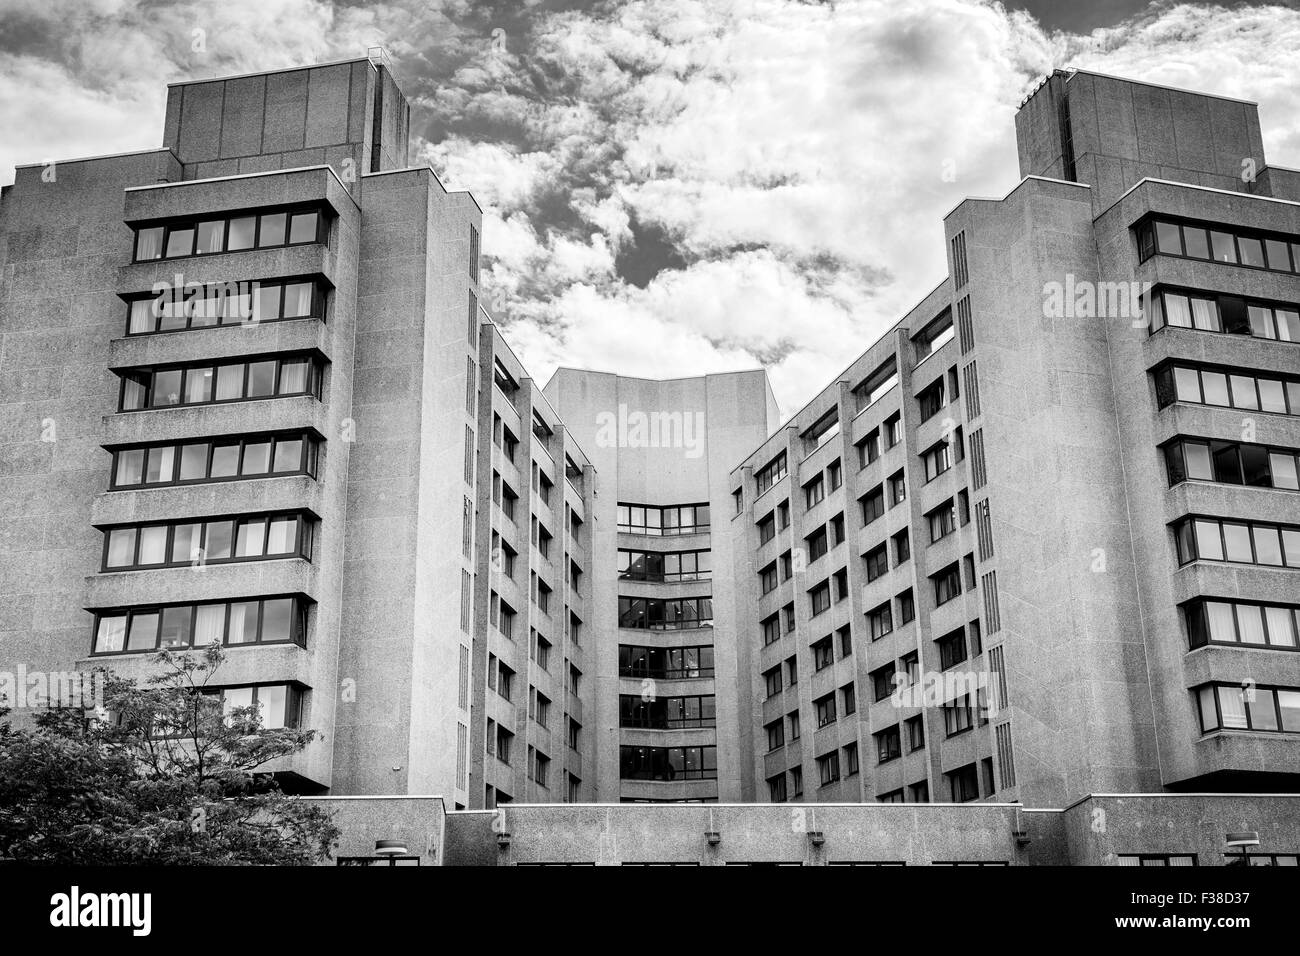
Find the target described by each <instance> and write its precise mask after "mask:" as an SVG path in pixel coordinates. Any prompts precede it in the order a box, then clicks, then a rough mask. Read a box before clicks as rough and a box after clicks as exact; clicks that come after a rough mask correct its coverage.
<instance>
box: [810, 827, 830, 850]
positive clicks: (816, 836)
mask: <svg viewBox="0 0 1300 956" xmlns="http://www.w3.org/2000/svg"><path fill="white" fill-rule="evenodd" d="M808 841H809V842H810V843H812V845H813V846H821V845H822V844H823V843H825V842H826V834H824V833H822V831H821V830H809V831H808Z"/></svg>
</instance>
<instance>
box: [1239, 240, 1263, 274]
mask: <svg viewBox="0 0 1300 956" xmlns="http://www.w3.org/2000/svg"><path fill="white" fill-rule="evenodd" d="M1237 248H1239V249H1240V250H1241V264H1242V265H1243V266H1257V267H1259V268H1261V269H1262V268H1263V267H1264V244H1263V243H1261V242H1260V241H1259V240H1258V239H1252V238H1249V237H1247V236H1241V237H1240V238H1238V239H1237Z"/></svg>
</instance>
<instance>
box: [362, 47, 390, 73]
mask: <svg viewBox="0 0 1300 956" xmlns="http://www.w3.org/2000/svg"><path fill="white" fill-rule="evenodd" d="M366 59H367V60H369V61H370V62H371V63H373V64H374V65H375V66H382V67H383V68H384V69H386V70H387V71H388V72H389V73H391V72H393V60H392V58H391V57H390V56H389V55H388V51H387V50H386V49H384V48H383V47H382V46H372V47H369V48H367V50H366Z"/></svg>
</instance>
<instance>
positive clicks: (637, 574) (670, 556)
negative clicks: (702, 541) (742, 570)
mask: <svg viewBox="0 0 1300 956" xmlns="http://www.w3.org/2000/svg"><path fill="white" fill-rule="evenodd" d="M712 569H713V562H712V552H709V551H632V550H628V549H624V548H620V549H619V551H618V576H619V577H620V578H625V579H627V580H630V581H653V582H668V581H700V580H704V579H705V578H708V577H709V576H710V572H711V571H712Z"/></svg>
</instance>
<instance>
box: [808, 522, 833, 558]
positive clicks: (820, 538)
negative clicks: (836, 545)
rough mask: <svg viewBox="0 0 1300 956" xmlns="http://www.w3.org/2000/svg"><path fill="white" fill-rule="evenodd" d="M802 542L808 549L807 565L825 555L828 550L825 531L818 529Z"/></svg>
mask: <svg viewBox="0 0 1300 956" xmlns="http://www.w3.org/2000/svg"><path fill="white" fill-rule="evenodd" d="M804 542H805V544H806V545H807V548H808V563H809V564H811V563H812V562H814V561H816V560H817V559H818V558H820V557H822V556H823V555H825V554H826V552H827V550H828V547H829V545H828V539H827V537H826V529H825V528H818V529H817V530H816V531H814V532H813V533H812V534H810V535H809V536H808V537H807V538H805V539H804Z"/></svg>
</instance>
